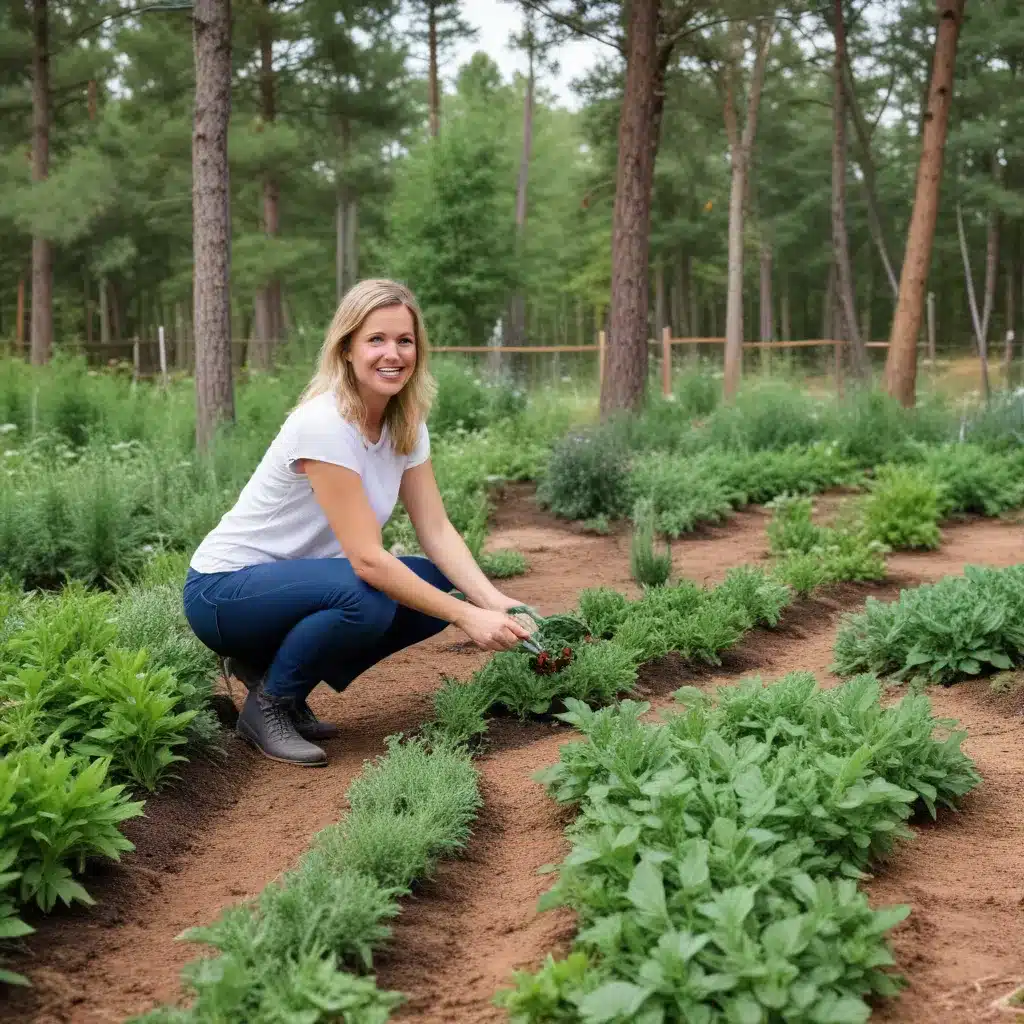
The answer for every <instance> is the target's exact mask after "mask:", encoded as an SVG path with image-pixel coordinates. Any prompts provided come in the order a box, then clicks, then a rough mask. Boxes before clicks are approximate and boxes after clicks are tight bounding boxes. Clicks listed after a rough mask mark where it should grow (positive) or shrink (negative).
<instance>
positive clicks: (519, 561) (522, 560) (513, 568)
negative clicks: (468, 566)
mask: <svg viewBox="0 0 1024 1024" xmlns="http://www.w3.org/2000/svg"><path fill="white" fill-rule="evenodd" d="M480 568H481V569H482V570H483V571H484V573H485V574H486V575H487V576H490V577H491V578H492V579H497V580H504V579H510V578H511V577H513V576H522V575H523V574H524V573H526V572H528V571H529V568H530V563H529V562H527V560H526V555H524V554H523V553H522V552H521V551H513V550H512V549H511V548H501V549H499V550H497V551H485V552H484V553H483V554H482V555H481V556H480Z"/></svg>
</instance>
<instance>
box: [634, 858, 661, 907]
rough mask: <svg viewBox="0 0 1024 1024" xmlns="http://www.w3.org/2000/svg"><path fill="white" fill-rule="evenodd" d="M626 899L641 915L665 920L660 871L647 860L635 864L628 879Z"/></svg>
mask: <svg viewBox="0 0 1024 1024" xmlns="http://www.w3.org/2000/svg"><path fill="white" fill-rule="evenodd" d="M626 898H627V899H628V900H629V902H630V903H631V904H632V905H633V906H634V907H636V909H637V910H639V911H640V913H642V914H649V915H650V916H652V917H659V918H665V917H667V916H668V914H667V910H666V907H665V884H664V880H663V879H662V876H661V869H660V868H659V867H658V866H657V865H656V864H653V863H652V862H651V861H649V860H642V861H640V863H639V864H637V866H636V868H635V869H634V871H633V877H632V879H630V883H629V888H628V889H627V890H626Z"/></svg>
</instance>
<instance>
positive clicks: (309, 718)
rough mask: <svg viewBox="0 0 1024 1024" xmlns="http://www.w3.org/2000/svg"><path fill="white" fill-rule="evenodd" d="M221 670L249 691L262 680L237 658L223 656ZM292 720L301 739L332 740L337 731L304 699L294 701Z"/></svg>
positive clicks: (258, 685) (315, 741) (255, 687)
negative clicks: (321, 719) (321, 718)
mask: <svg viewBox="0 0 1024 1024" xmlns="http://www.w3.org/2000/svg"><path fill="white" fill-rule="evenodd" d="M223 672H224V675H226V676H234V678H235V679H238V680H240V681H241V682H242V684H243V685H244V686H245V688H246V689H247V690H249V691H250V692H252V691H253V690H258V689H259V687H260V684H261V683H262V682H263V677H262V676H261V675H260V674H259V673H258V672H256V671H255V670H254V669H252V668H250V667H249V666H248V665H246V664H244V663H243V662H241V661H239V660H238V659H237V658H225V659H224V663H223ZM292 721H293V722H294V723H295V728H296V729H297V730H298V733H299V735H300V736H301V737H302V738H303V739H307V740H312V741H313V742H314V743H318V742H319V741H320V740H332V739H334V737H335V736H337V735H338V733H339V729H338V727H337V726H336V725H332V724H331V723H330V722H321V721H320V719H319V718H317V717H316V715H314V714H313V711H312V709H311V708H310V706H309V705H308V704H307V703H306V701H305V699H303V700H298V701H295V703H294V705H293V714H292Z"/></svg>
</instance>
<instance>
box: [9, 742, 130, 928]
mask: <svg viewBox="0 0 1024 1024" xmlns="http://www.w3.org/2000/svg"><path fill="white" fill-rule="evenodd" d="M109 768H110V765H109V762H108V761H107V760H106V759H96V760H94V761H91V762H87V761H85V760H84V759H83V758H81V757H78V756H75V755H72V754H68V753H67V752H65V751H63V750H60V749H53V744H49V745H45V746H33V747H27V748H24V749H20V750H13V751H8V752H7V753H5V755H4V756H3V758H0V859H2V861H3V863H5V864H6V865H7V868H12V867H13V868H14V869H15V871H16V872H17V874H18V877H17V879H16V880H14V879H11V881H12V882H14V884H15V889H14V892H15V899H16V902H17V903H19V904H24V903H29V902H34V903H35V904H36V905H37V906H38V907H39V909H40V910H43V911H50V910H52V909H53V906H54V904H55V903H57V901H58V900H59V901H61V902H63V903H65V904H70V903H72V902H74V901H78V902H82V903H91V902H92V899H91V897H90V896H89V894H88V892H86V890H85V888H84V887H83V886H82V885H81V883H80V882H78V881H77V880H76V878H75V875H76V874H81V873H82V872H83V871H84V870H85V864H86V859H87V858H88V857H93V856H95V857H108V858H110V859H111V860H118V859H119V858H120V855H121V854H122V853H123V852H125V851H127V850H132V849H134V847H133V846H132V844H131V843H130V842H129V841H128V840H127V839H126V838H125V837H124V836H123V835H122V834H121V833H120V831H118V825H120V823H121V822H123V821H125V820H127V819H129V818H134V817H138V816H139V815H140V814H141V813H142V806H143V805H142V803H141V802H136V801H132V800H130V799H129V798H128V796H127V795H126V794H125V791H124V786H120V785H116V786H112V785H110V784H109V783H108V781H107V774H108V771H109ZM5 871H6V869H5Z"/></svg>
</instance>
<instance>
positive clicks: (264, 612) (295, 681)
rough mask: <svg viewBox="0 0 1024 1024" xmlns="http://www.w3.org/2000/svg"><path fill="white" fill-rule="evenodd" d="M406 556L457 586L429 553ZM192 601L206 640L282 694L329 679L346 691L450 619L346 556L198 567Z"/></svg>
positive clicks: (421, 571) (188, 594)
mask: <svg viewBox="0 0 1024 1024" xmlns="http://www.w3.org/2000/svg"><path fill="white" fill-rule="evenodd" d="M402 561H403V562H404V563H405V564H406V565H407V566H408V567H409V568H410V569H412V571H413V572H414V573H416V575H417V576H419V577H420V578H421V579H424V580H426V581H427V582H428V583H431V584H433V585H434V586H435V587H438V588H439V589H441V590H444V591H446V592H450V591H451V590H452V584H451V583H450V582H449V581H448V579H447V578H446V577H445V576H444V575H443V574H442V573H441V571H440V570H439V569H438V568H437V567H436V566H435V565H434V564H433V563H432V562H430V561H429V560H428V559H426V558H416V557H405V558H402ZM184 605H185V616H186V618H187V619H188V623H189V625H190V626H191V627H192V631H193V632H194V633H195V635H196V636H197V637H198V638H199V640H201V641H202V643H204V644H205V645H206V646H207V647H209V648H210V649H211V650H212V651H214V652H216V653H217V654H219V655H221V656H222V657H233V658H237V659H238V660H239V661H240V662H242V663H243V664H244V665H247V666H249V667H250V668H251V669H254V670H255V671H257V672H259V673H261V674H263V673H266V676H265V686H266V690H267V692H268V693H270V694H273V695H276V696H280V697H285V696H290V697H296V698H305V697H306V696H307V695H308V694H309V693H310V691H311V690H312V689H313V688H314V687H315V686H316V685H317V684H318V683H319V682H321V681H323V682H325V683H327V684H328V685H330V686H332V687H333V688H334V689H335V690H343V689H344V688H345V687H346V686H348V684H349V683H351V682H352V680H353V679H355V678H356V677H358V676H359V675H361V674H362V673H363V672H365V671H366V670H367V669H368V668H370V667H371V666H373V665H376V664H377V662H379V661H381V660H383V659H384V658H386V657H388V656H389V655H391V654H394V653H395V652H396V651H400V650H402V649H403V648H405V647H411V646H412V645H413V644H417V643H419V642H420V641H421V640H426V639H427V638H428V637H431V636H435V635H436V634H437V633H440V632H441V630H443V629H444V628H445V626H447V625H448V623H447V622H445V621H444V620H443V619H435V618H433V617H432V616H429V615H425V614H423V613H422V612H418V611H414V610H413V609H411V608H406V607H405V606H403V605H399V604H398V602H397V601H394V600H392V599H391V598H390V597H388V596H387V595H386V594H383V593H381V591H379V590H375V589H374V588H373V587H371V586H370V585H369V584H367V583H365V582H364V581H363V580H361V579H360V578H359V577H358V576H357V575H356V574H355V571H354V570H353V569H352V566H351V564H350V563H349V561H348V559H344V558H315V559H314V558H306V559H294V560H289V561H282V562H268V563H264V564H262V565H254V566H250V567H249V568H247V569H236V570H234V571H232V572H213V573H200V572H196V571H195V570H194V569H189V571H188V576H187V577H186V579H185V590H184Z"/></svg>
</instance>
